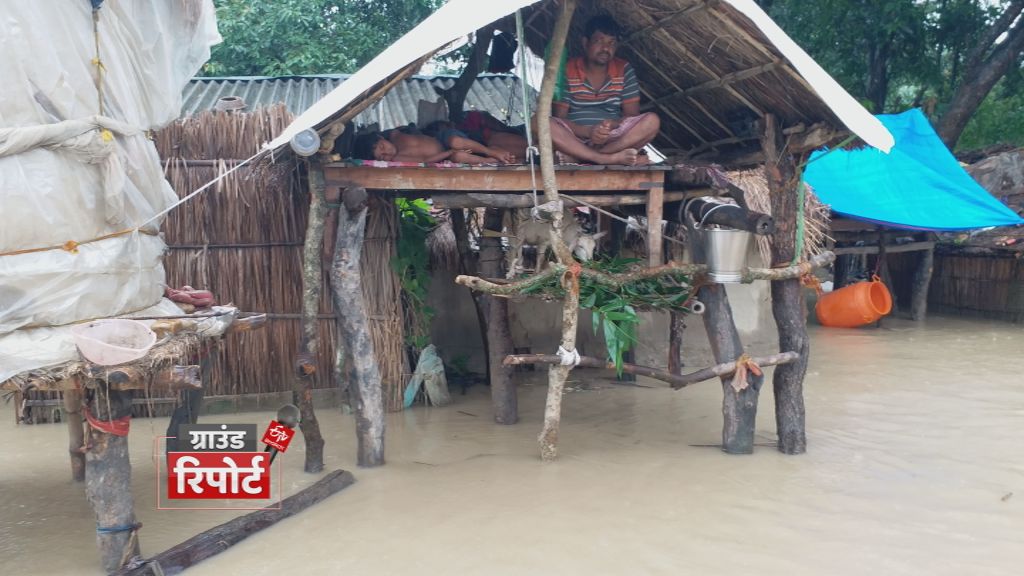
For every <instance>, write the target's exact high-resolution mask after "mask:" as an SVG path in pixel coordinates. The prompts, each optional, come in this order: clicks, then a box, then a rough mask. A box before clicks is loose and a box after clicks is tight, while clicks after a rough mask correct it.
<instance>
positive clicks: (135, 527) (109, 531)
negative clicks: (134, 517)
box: [96, 522, 142, 534]
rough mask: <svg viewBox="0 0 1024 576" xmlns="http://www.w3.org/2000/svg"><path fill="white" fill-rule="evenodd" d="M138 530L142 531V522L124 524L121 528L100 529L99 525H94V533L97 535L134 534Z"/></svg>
mask: <svg viewBox="0 0 1024 576" xmlns="http://www.w3.org/2000/svg"><path fill="white" fill-rule="evenodd" d="M140 529H142V522H133V523H131V524H125V525H123V526H109V527H102V526H100V525H99V524H96V533H97V534H117V533H118V532H129V531H132V532H136V531H138V530H140Z"/></svg>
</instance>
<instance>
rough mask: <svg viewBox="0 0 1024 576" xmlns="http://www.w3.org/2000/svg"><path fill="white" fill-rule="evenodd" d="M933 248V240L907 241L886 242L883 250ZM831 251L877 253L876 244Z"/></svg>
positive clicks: (911, 250)
mask: <svg viewBox="0 0 1024 576" xmlns="http://www.w3.org/2000/svg"><path fill="white" fill-rule="evenodd" d="M934 248H935V242H909V243H907V244H887V245H886V246H885V251H886V253H887V254H895V253H897V252H919V251H921V250H932V249H934ZM833 252H835V254H836V256H841V255H845V254H878V246H846V247H844V248H836V249H835V250H833Z"/></svg>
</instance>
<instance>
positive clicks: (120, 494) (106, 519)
mask: <svg viewBox="0 0 1024 576" xmlns="http://www.w3.org/2000/svg"><path fill="white" fill-rule="evenodd" d="M92 385H93V386H92V387H93V388H94V394H93V398H92V402H90V404H89V410H90V412H91V413H92V415H93V418H95V419H96V420H97V421H99V422H101V423H103V422H110V421H114V420H119V419H122V418H125V417H129V416H131V410H132V398H131V392H119V391H116V390H112V389H110V385H109V384H108V383H107V382H106V381H103V380H98V379H97V380H92ZM89 446H90V448H89V451H88V452H86V455H85V493H86V496H88V499H89V503H90V504H92V509H93V511H94V512H95V513H96V543H97V545H98V546H99V549H100V561H101V565H102V566H103V570H105V571H106V572H107V573H110V572H114V571H116V570H118V569H119V568H121V567H122V566H124V565H125V564H126V563H127V562H128V561H129V560H130V559H131V558H133V557H135V556H137V555H138V554H139V540H138V529H139V527H140V525H139V524H137V522H136V520H135V510H134V502H133V499H132V465H131V462H130V461H129V459H128V436H127V431H126V430H125V432H124V435H119V433H112V432H106V431H103V430H99V429H97V428H96V427H95V426H93V425H90V426H89Z"/></svg>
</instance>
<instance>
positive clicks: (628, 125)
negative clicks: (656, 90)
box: [551, 112, 650, 146]
mask: <svg viewBox="0 0 1024 576" xmlns="http://www.w3.org/2000/svg"><path fill="white" fill-rule="evenodd" d="M648 114H650V112H645V113H643V114H640V115H639V116H630V117H628V118H624V119H623V120H622V124H619V127H618V128H616V129H615V130H612V133H611V135H610V136H608V141H607V142H605V143H604V144H603V146H606V145H608V144H611V143H612V142H615V141H616V140H618V139H620V138H622V137H623V136H625V135H626V134H628V133H629V131H630V130H632V129H633V128H635V127H636V125H637V124H639V123H640V121H641V120H643V119H644V117H645V116H647V115H648ZM551 121H552V122H557V123H558V124H560V125H561V126H562V127H563V128H565V129H566V130H568V131H569V132H570V133H572V135H573V136H576V133H575V132H573V131H572V128H570V127H569V123H568V122H566V121H565V120H562V119H561V118H556V117H554V116H552V117H551ZM576 139H577V140H579V141H580V142H582V143H584V144H586V145H588V146H589V145H590V141H589V140H584V139H582V138H580V137H579V136H576Z"/></svg>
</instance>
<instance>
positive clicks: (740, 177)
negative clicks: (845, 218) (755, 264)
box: [726, 168, 831, 266]
mask: <svg viewBox="0 0 1024 576" xmlns="http://www.w3.org/2000/svg"><path fill="white" fill-rule="evenodd" d="M726 176H727V177H728V178H729V181H731V182H732V183H733V184H735V185H736V186H737V187H738V188H740V189H741V190H743V192H744V197H745V199H746V201H747V205H748V207H749V208H750V209H751V210H753V211H755V212H761V213H763V214H770V215H772V206H771V197H770V196H769V192H768V179H767V178H766V177H765V175H764V169H763V168H753V169H750V170H738V171H735V172H727V173H726ZM773 216H774V215H773ZM830 222H831V218H830V216H829V208H828V206H826V205H824V204H822V203H821V200H818V196H817V195H816V194H815V193H814V190H812V189H811V187H810V186H807V187H806V188H805V190H804V250H803V255H802V257H801V258H802V259H803V260H807V259H809V258H810V257H812V256H816V255H818V254H821V253H822V252H823V251H824V250H825V248H826V244H827V242H828V240H829V236H828V232H829V225H830ZM771 242H772V237H771V236H758V237H757V248H758V251H760V252H761V257H762V258H764V261H765V264H766V265H769V266H770V265H771V264H772V259H771Z"/></svg>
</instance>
